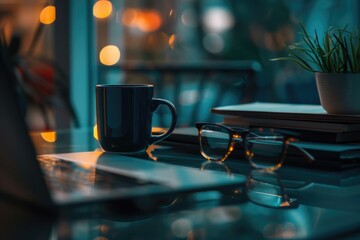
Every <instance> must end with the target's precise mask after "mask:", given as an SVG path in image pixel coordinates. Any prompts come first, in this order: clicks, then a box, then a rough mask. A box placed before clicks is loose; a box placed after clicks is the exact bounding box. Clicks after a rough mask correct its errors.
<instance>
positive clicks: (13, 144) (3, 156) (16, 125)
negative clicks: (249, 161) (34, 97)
mask: <svg viewBox="0 0 360 240" xmlns="http://www.w3.org/2000/svg"><path fill="white" fill-rule="evenodd" d="M3 66H4V65H3ZM3 66H2V67H0V80H1V81H0V83H1V87H0V112H1V114H0V193H2V194H3V193H5V194H6V195H9V196H13V197H15V198H17V199H21V200H23V201H26V202H28V203H31V204H33V205H37V206H40V207H56V206H70V205H73V204H83V203H91V202H93V203H94V202H96V203H97V202H101V201H108V200H118V199H119V200H120V199H130V200H131V199H134V198H143V197H153V196H154V197H155V196H167V195H172V194H179V193H190V192H197V191H207V190H214V189H218V190H219V189H224V188H227V187H230V188H231V187H235V186H236V187H239V186H241V185H242V184H243V183H244V182H245V177H241V176H229V175H226V174H224V173H220V172H210V171H201V170H200V169H193V168H188V167H182V166H174V165H170V164H166V163H160V162H154V161H148V160H143V159H138V158H135V157H131V156H125V155H121V154H116V153H107V152H101V151H93V152H79V153H69V154H53V155H44V156H37V155H36V151H35V149H34V146H33V144H32V141H31V139H30V137H29V135H28V129H27V127H26V124H25V122H24V120H23V119H24V117H23V116H22V113H21V110H20V104H18V101H17V100H18V98H17V97H16V91H15V84H13V83H14V82H15V79H14V78H13V76H12V74H10V73H9V72H6V69H4V67H3ZM63 177H65V178H63ZM69 178H70V180H69Z"/></svg>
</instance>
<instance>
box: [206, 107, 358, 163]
mask: <svg viewBox="0 0 360 240" xmlns="http://www.w3.org/2000/svg"><path fill="white" fill-rule="evenodd" d="M211 112H212V113H215V114H221V115H222V116H223V124H225V125H228V126H233V127H242V128H247V129H251V128H259V127H262V128H264V127H266V128H277V129H286V130H291V131H293V132H294V133H296V136H297V138H299V139H300V141H299V142H297V143H295V144H298V145H300V146H301V147H303V148H305V149H306V150H308V151H309V152H310V153H311V154H312V155H313V156H314V157H315V159H316V160H315V163H314V165H315V166H317V167H321V168H328V169H345V168H353V167H355V166H360V164H359V163H360V115H335V114H327V113H326V112H325V110H324V109H323V108H322V107H321V106H320V105H303V104H282V103H261V102H255V103H248V104H240V105H231V106H224V107H216V108H213V109H211ZM289 155H290V157H289V158H290V160H291V161H293V162H294V161H295V162H298V163H300V162H301V159H302V158H303V157H301V156H300V155H299V154H296V151H289Z"/></svg>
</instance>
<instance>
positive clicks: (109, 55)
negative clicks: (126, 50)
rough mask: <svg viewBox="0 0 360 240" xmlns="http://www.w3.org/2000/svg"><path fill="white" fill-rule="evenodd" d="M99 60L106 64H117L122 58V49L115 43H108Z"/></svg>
mask: <svg viewBox="0 0 360 240" xmlns="http://www.w3.org/2000/svg"><path fill="white" fill-rule="evenodd" d="M99 60H100V62H101V63H102V64H104V65H106V66H111V65H114V64H116V63H117V62H118V61H119V60H120V50H119V48H118V47H117V46H115V45H108V46H106V47H104V48H103V49H101V51H100V54H99Z"/></svg>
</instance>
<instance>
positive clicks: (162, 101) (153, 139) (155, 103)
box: [150, 98, 177, 144]
mask: <svg viewBox="0 0 360 240" xmlns="http://www.w3.org/2000/svg"><path fill="white" fill-rule="evenodd" d="M161 104H163V105H165V106H167V107H168V108H169V109H170V112H171V126H170V128H169V130H168V131H167V132H165V133H163V134H161V135H151V137H150V144H154V143H157V142H159V141H161V140H163V139H165V138H166V137H168V136H169V135H170V134H171V133H172V132H173V131H174V129H175V127H176V122H177V113H176V109H175V106H174V104H172V103H171V102H170V101H168V100H165V99H161V98H153V99H152V103H151V111H152V112H155V111H156V110H157V109H158V107H159V106H160V105H161Z"/></svg>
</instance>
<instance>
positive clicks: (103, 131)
mask: <svg viewBox="0 0 360 240" xmlns="http://www.w3.org/2000/svg"><path fill="white" fill-rule="evenodd" d="M153 96H154V86H153V85H148V84H133V85H127V84H124V85H108V84H101V85H97V86H96V120H97V128H98V138H99V143H100V146H101V147H102V148H103V149H104V150H105V151H110V152H140V151H145V150H146V149H147V148H148V146H149V145H151V144H154V143H156V142H159V141H161V140H163V139H165V138H166V137H167V136H169V135H170V134H171V133H172V132H173V131H174V129H175V126H176V121H177V115H176V109H175V107H174V105H173V104H172V103H171V102H170V101H168V100H164V99H160V98H154V97H153ZM160 105H165V106H167V107H168V108H169V110H170V112H171V117H172V119H171V126H170V128H169V129H168V131H167V132H165V133H163V134H161V135H152V133H151V129H152V115H153V112H155V111H156V110H157V108H158V107H159V106H160Z"/></svg>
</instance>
